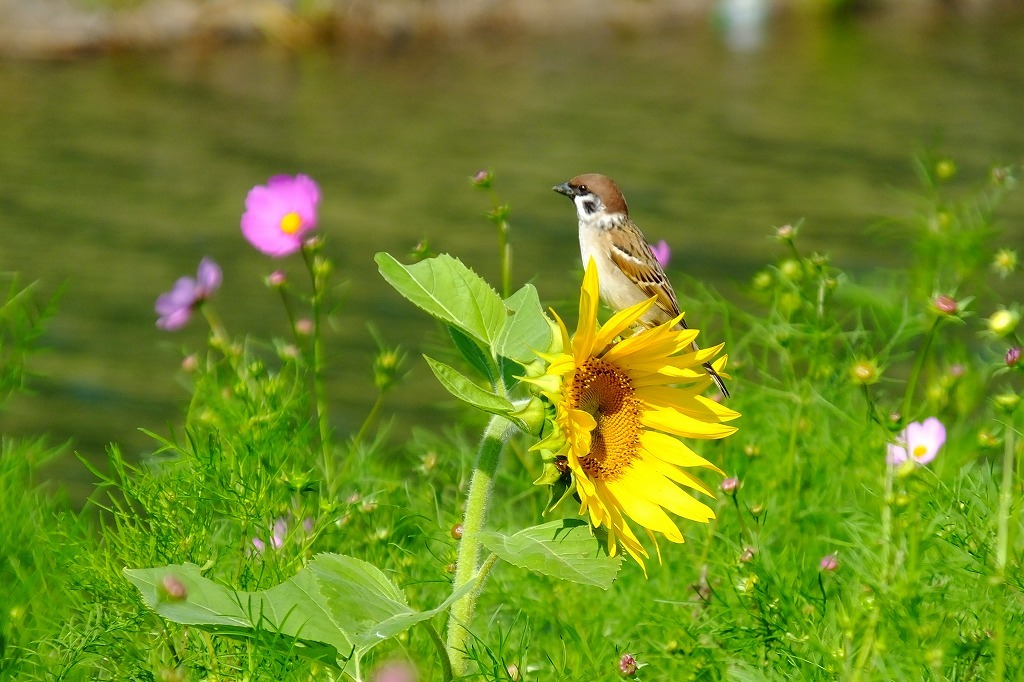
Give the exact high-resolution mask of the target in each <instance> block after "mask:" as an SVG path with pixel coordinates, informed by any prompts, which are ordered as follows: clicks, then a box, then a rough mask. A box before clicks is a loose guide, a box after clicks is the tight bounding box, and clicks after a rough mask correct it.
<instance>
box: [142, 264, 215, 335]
mask: <svg viewBox="0 0 1024 682" xmlns="http://www.w3.org/2000/svg"><path fill="white" fill-rule="evenodd" d="M221 276H222V273H221V270H220V266H219V265H217V263H215V262H214V261H213V260H212V259H210V258H204V259H203V260H201V261H199V269H198V270H196V278H195V279H192V278H191V277H181V278H179V279H178V281H177V282H175V283H174V288H173V289H171V290H170V291H168V292H166V293H163V294H160V296H159V297H157V299H156V305H155V306H154V308H155V309H156V314H157V315H159V316H160V317H159V318H157V321H156V326H157V327H160V329H166V330H167V331H174V330H176V329H181V328H182V327H184V326H185V323H186V322H188V320H189V318H190V317H192V311H193V310H195V309H196V308H198V307H199V306H201V305H202V304H203V301H205V300H206V299H208V298H209V297H210V296H211V295H212V294H213V292H215V291H217V289H219V288H220V280H221Z"/></svg>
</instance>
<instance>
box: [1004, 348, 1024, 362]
mask: <svg viewBox="0 0 1024 682" xmlns="http://www.w3.org/2000/svg"><path fill="white" fill-rule="evenodd" d="M1021 352H1022V351H1021V348H1020V346H1011V347H1010V348H1008V349H1007V351H1006V357H1004V358H1003V360H1004V361H1005V362H1006V366H1007V367H1016V366H1017V365H1019V364H1020V358H1021Z"/></svg>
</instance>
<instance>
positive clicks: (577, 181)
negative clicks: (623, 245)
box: [551, 173, 629, 222]
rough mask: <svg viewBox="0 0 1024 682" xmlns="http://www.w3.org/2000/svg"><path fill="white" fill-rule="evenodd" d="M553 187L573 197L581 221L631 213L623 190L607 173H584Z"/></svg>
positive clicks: (616, 216)
mask: <svg viewBox="0 0 1024 682" xmlns="http://www.w3.org/2000/svg"><path fill="white" fill-rule="evenodd" d="M551 189H553V190H555V191H556V192H558V193H559V194H564V195H565V196H567V197H569V198H570V199H572V201H573V203H574V204H576V215H577V216H578V217H579V219H580V220H581V221H585V222H592V221H594V220H601V219H604V218H607V217H615V218H618V217H624V216H627V215H629V210H628V209H627V208H626V200H625V199H624V198H623V197H622V192H620V191H619V188H618V187H617V186H616V184H615V183H614V182H613V181H612V179H611V178H609V177H608V176H607V175H601V174H600V173H584V174H583V175H577V176H576V177H575V178H573V179H571V180H569V181H567V182H563V183H562V184H560V185H555V186H554V187H552V188H551Z"/></svg>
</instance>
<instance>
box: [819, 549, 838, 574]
mask: <svg viewBox="0 0 1024 682" xmlns="http://www.w3.org/2000/svg"><path fill="white" fill-rule="evenodd" d="M818 568H819V569H821V570H822V571H825V572H827V573H834V572H835V571H836V570H837V569H838V568H839V557H837V556H836V555H835V554H826V555H825V556H823V557H821V561H820V562H818Z"/></svg>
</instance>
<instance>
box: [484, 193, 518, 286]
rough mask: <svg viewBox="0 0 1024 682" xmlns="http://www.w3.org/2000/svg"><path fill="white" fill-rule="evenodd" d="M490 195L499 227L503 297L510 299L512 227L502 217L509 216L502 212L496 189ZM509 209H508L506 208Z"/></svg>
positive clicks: (493, 213)
mask: <svg viewBox="0 0 1024 682" xmlns="http://www.w3.org/2000/svg"><path fill="white" fill-rule="evenodd" d="M488 194H489V195H490V197H491V205H492V206H493V207H494V208H493V210H492V212H491V215H492V216H493V220H494V223H495V224H496V225H497V226H498V258H499V259H500V261H501V297H502V298H508V297H509V296H511V295H512V242H511V241H510V240H509V233H510V232H511V227H512V226H511V225H510V224H509V222H508V220H506V219H505V218H503V217H501V216H503V215H507V211H503V210H502V206H501V203H500V202H499V201H498V195H497V194H496V193H495V191H494V188H493V187H492V188H489V191H488ZM506 209H507V207H506Z"/></svg>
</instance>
